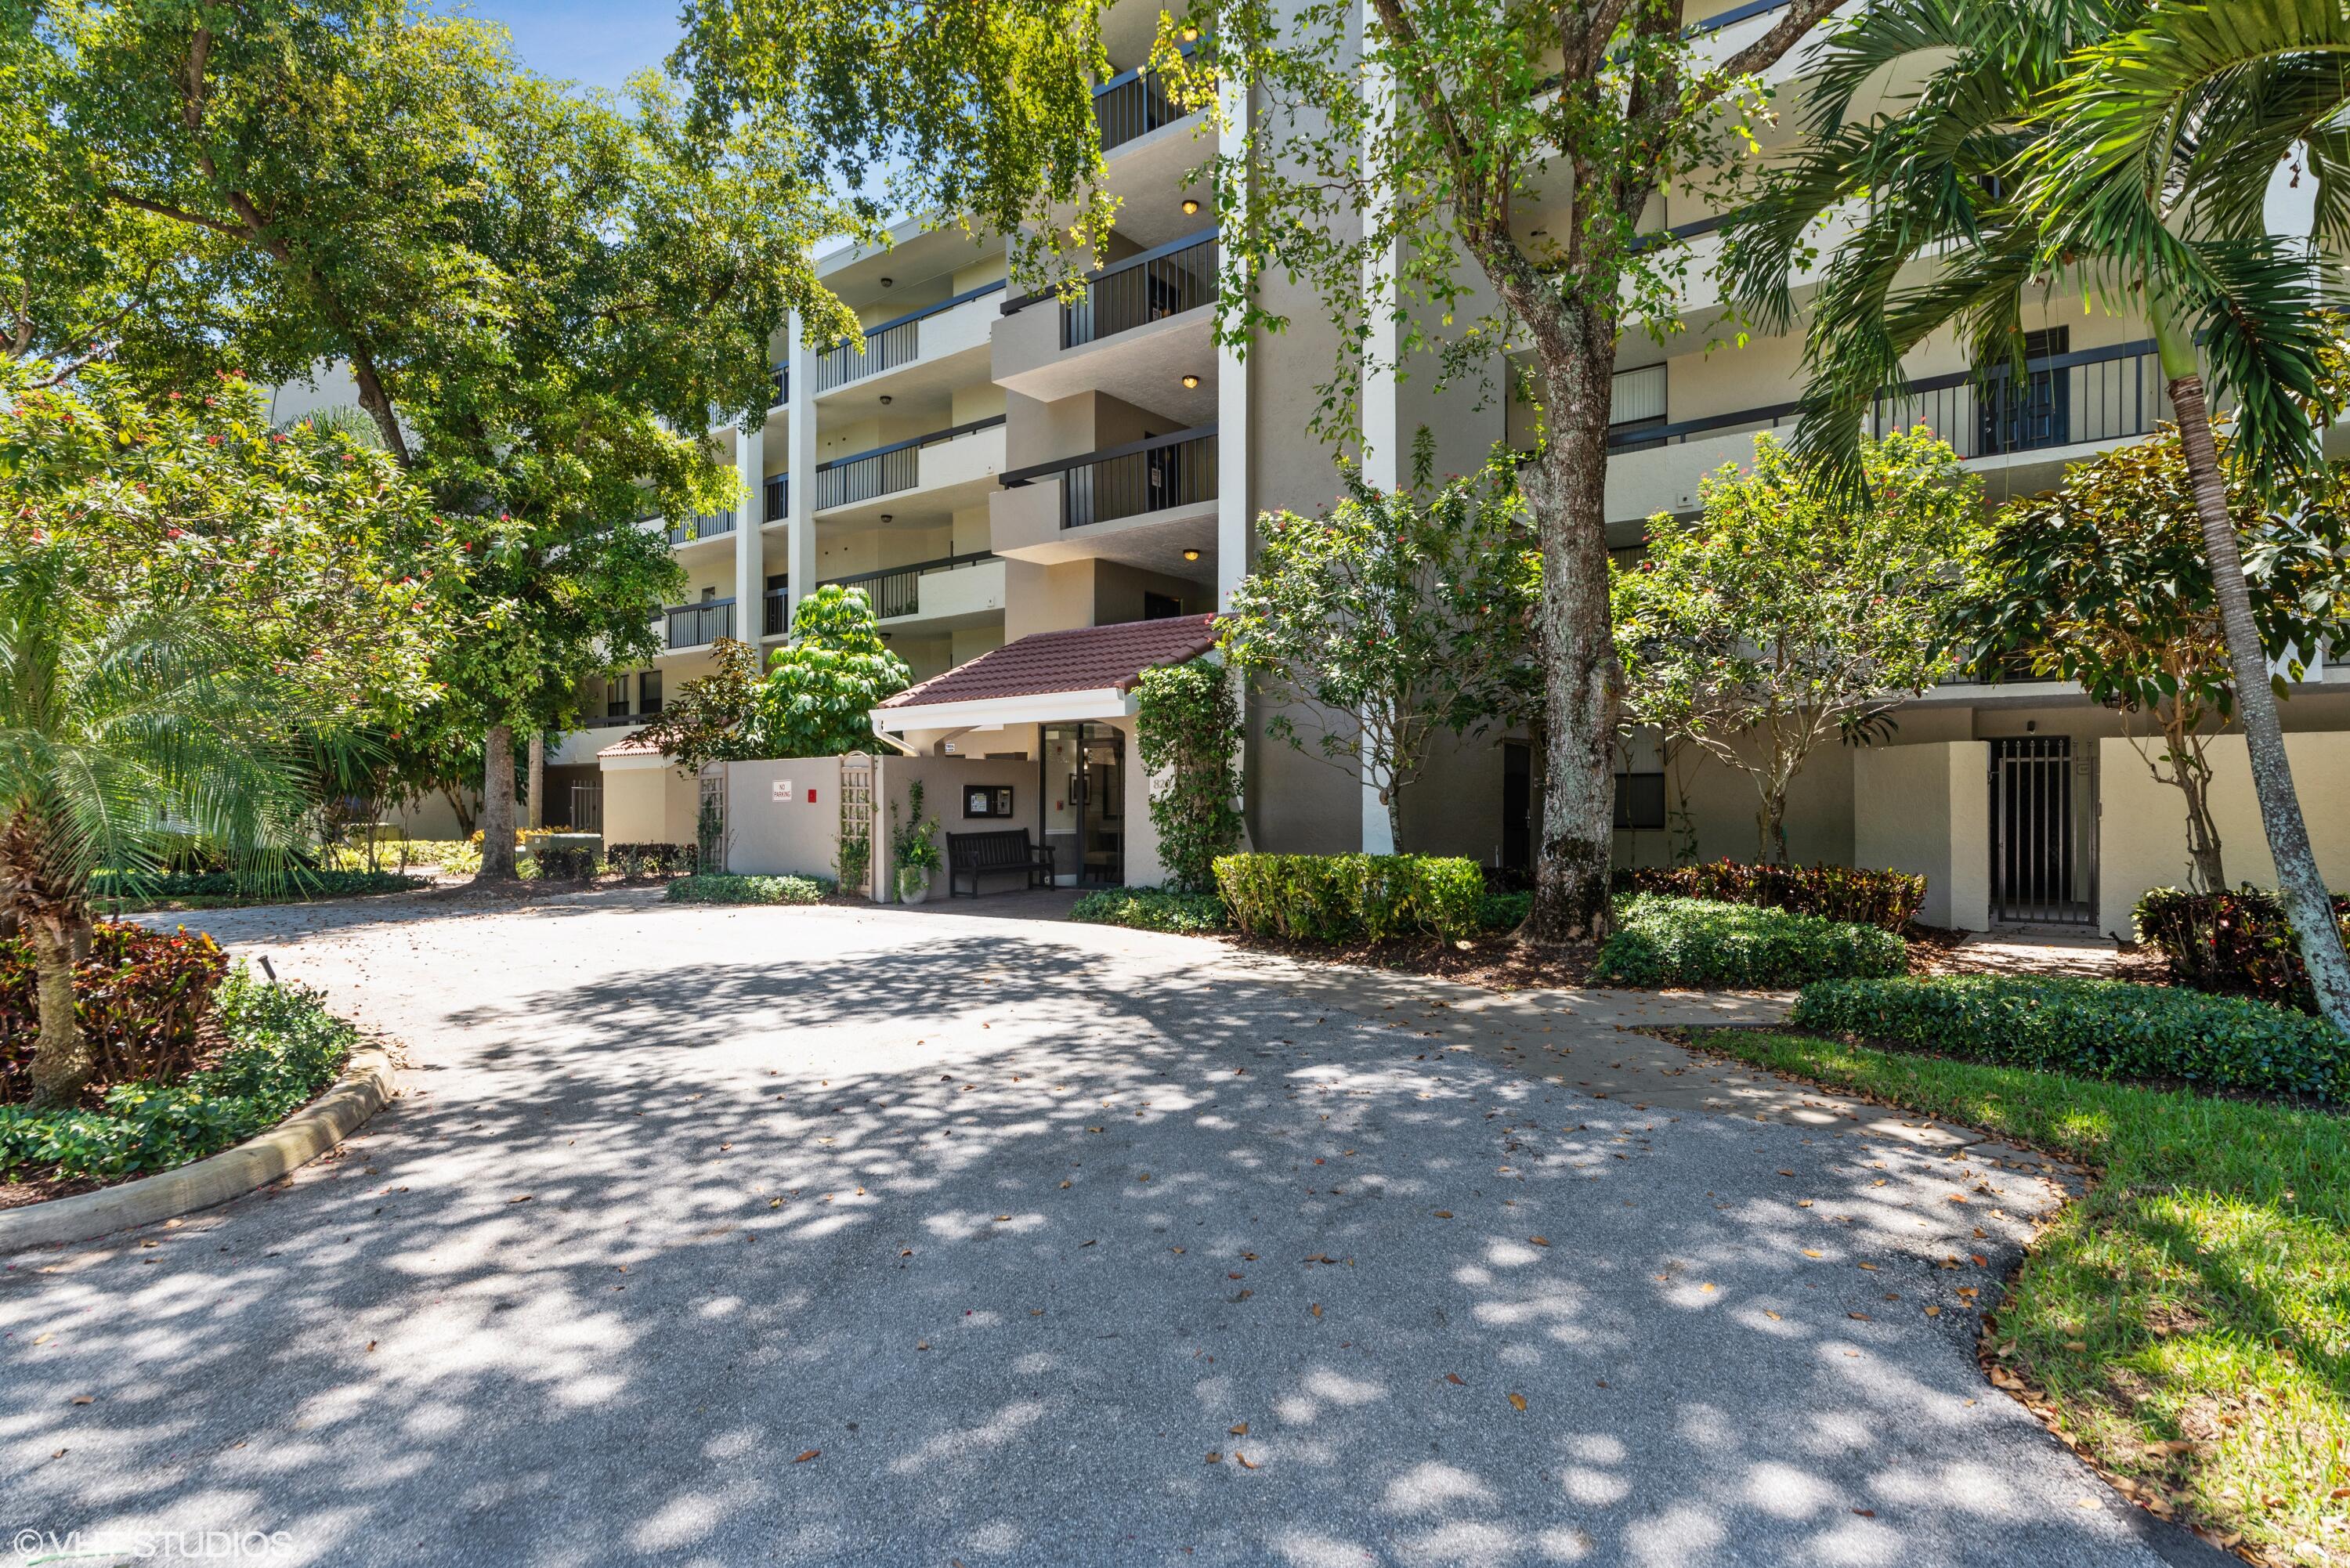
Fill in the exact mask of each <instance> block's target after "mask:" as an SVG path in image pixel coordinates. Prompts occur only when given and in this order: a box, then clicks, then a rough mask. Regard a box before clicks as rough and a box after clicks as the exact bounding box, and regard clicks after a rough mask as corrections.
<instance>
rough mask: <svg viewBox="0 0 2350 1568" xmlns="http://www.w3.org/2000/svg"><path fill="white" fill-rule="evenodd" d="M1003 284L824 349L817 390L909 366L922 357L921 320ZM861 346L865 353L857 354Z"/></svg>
mask: <svg viewBox="0 0 2350 1568" xmlns="http://www.w3.org/2000/svg"><path fill="white" fill-rule="evenodd" d="M1002 292H1003V279H1002V278H998V279H996V280H995V281H994V282H993V283H983V284H981V285H980V286H978V287H977V288H967V289H965V290H963V291H962V293H961V294H958V295H956V296H954V297H953V298H951V299H942V300H941V301H939V302H938V303H937V304H936V305H926V306H922V308H921V309H920V310H914V311H909V312H907V313H906V314H905V315H903V316H900V317H896V318H895V319H893V320H889V321H885V322H883V323H881V324H880V325H879V327H867V328H866V329H865V334H864V337H862V338H861V339H858V338H851V339H849V340H848V341H847V342H846V343H841V344H838V345H837V346H835V347H833V348H827V349H826V350H825V351H824V352H823V353H821V354H819V355H817V356H816V390H817V391H819V392H829V391H830V390H832V389H834V388H835V387H845V386H847V384H848V383H849V382H851V381H861V380H863V379H866V378H867V377H868V376H878V375H879V374H880V373H881V372H882V371H884V370H894V369H897V368H898V367H899V366H900V365H910V364H912V363H913V362H914V361H915V360H916V359H919V358H921V354H922V327H921V324H922V320H923V318H924V317H931V316H936V315H938V314H940V313H941V311H948V310H952V309H953V308H954V307H955V306H959V305H968V304H970V303H971V302H972V300H974V299H979V298H983V297H984V296H987V295H991V294H1000V293H1002ZM860 341H861V342H862V344H863V347H864V351H863V352H862V353H859V352H858V344H859V342H860Z"/></svg>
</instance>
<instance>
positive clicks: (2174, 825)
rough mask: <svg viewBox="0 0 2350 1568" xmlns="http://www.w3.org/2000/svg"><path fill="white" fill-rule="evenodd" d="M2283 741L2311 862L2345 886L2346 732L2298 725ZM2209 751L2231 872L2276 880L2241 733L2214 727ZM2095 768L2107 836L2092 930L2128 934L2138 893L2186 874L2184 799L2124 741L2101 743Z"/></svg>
mask: <svg viewBox="0 0 2350 1568" xmlns="http://www.w3.org/2000/svg"><path fill="white" fill-rule="evenodd" d="M2284 740H2285V748H2284V749H2285V758H2286V760H2287V761H2288V762H2290V763H2292V764H2293V786H2294V788H2295V790H2296V791H2297V792H2298V793H2299V794H2300V796H2301V812H2302V816H2303V819H2305V820H2306V821H2307V822H2308V824H2309V838H2310V844H2311V846H2312V847H2313V848H2314V849H2315V850H2316V852H2317V867H2318V869H2319V870H2320V871H2322V872H2324V874H2325V880H2326V883H2327V885H2328V886H2330V887H2333V888H2350V732H2343V731H2339V730H2330V731H2314V732H2313V731H2303V732H2299V733H2295V734H2288V735H2286V736H2285V738H2284ZM2208 754H2209V756H2210V762H2211V774H2212V778H2211V816H2212V820H2213V822H2214V824H2215V826H2217V827H2218V829H2219V833H2220V854H2221V856H2222V857H2223V858H2224V860H2225V862H2226V868H2227V873H2228V880H2229V881H2230V882H2231V883H2233V882H2251V883H2254V884H2256V885H2258V886H2260V887H2263V888H2273V887H2275V886H2276V862H2275V861H2273V860H2272V859H2271V858H2270V857H2269V844H2268V836H2267V835H2266V834H2265V833H2264V832H2263V831H2262V827H2261V812H2260V803H2259V802H2258V801H2257V800H2255V799H2254V798H2253V796H2252V774H2251V765H2250V763H2248V762H2247V761H2246V759H2245V755H2244V738H2243V737H2242V736H2241V735H2215V736H2213V737H2212V739H2211V742H2210V752H2209V753H2208ZM2097 772H2098V785H2099V789H2100V791H2101V793H2102V794H2103V795H2104V806H2105V809H2104V814H2103V818H2102V821H2103V826H2104V836H2103V838H2102V840H2101V841H2100V843H2099V845H2098V865H2097V929H2099V930H2102V931H2106V932H2107V933H2109V934H2112V935H2115V936H2120V937H2127V936H2128V935H2129V934H2130V908H2131V906H2132V905H2134V904H2136V903H2137V900H2138V898H2139V896H2140V895H2141V894H2143V893H2144V892H2146V890H2147V888H2161V887H2176V886H2179V885H2181V884H2183V883H2185V881H2186V880H2187V815H2186V806H2185V804H2184V797H2183V796H2181V795H2180V794H2179V793H2178V789H2177V788H2176V787H2175V786H2173V785H2171V784H2160V783H2158V782H2156V780H2155V777H2154V774H2153V773H2152V771H2151V770H2150V769H2148V768H2147V765H2146V763H2145V762H2144V761H2143V760H2142V759H2141V758H2140V757H2139V756H2138V754H2137V750H2136V749H2135V748H2134V747H2133V746H2132V745H2131V743H2130V742H2128V741H2127V740H2126V739H2120V738H2111V739H2107V740H2105V741H2102V742H2098V754H2097Z"/></svg>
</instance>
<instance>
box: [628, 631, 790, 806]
mask: <svg viewBox="0 0 2350 1568" xmlns="http://www.w3.org/2000/svg"><path fill="white" fill-rule="evenodd" d="M710 658H711V661H712V665H713V667H714V668H712V670H711V671H710V673H709V674H707V675H697V676H695V677H694V678H693V679H692V680H687V681H683V682H681V684H680V685H679V687H678V689H677V695H676V696H674V697H671V698H670V699H669V700H668V701H665V702H664V703H663V704H662V705H661V711H660V717H659V718H656V719H654V720H653V721H652V722H650V723H648V724H647V725H646V726H645V727H644V728H643V729H642V730H640V731H639V732H638V734H637V738H638V739H639V740H640V741H644V742H648V743H649V744H651V745H654V746H657V747H659V748H660V753H661V755H663V756H665V757H667V758H668V759H669V760H670V761H671V762H672V763H676V764H677V767H678V771H679V772H680V773H683V774H697V775H698V774H700V773H701V772H702V769H703V768H704V767H705V766H707V765H708V764H709V763H720V762H733V761H737V760H740V759H742V758H745V757H755V756H757V755H759V754H760V753H759V749H758V748H759V741H758V737H757V729H756V725H755V722H754V721H755V720H756V718H757V715H758V711H759V699H760V694H761V682H760V678H759V654H758V650H757V649H754V648H752V647H750V646H749V645H748V644H746V643H743V642H738V641H736V640H735V639H733V638H731V637H722V638H720V639H718V640H717V641H716V642H714V643H712V644H711V647H710ZM784 754H785V755H792V754H794V753H784Z"/></svg>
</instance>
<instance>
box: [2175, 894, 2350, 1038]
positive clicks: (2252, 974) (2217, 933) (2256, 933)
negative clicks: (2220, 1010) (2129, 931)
mask: <svg viewBox="0 0 2350 1568" xmlns="http://www.w3.org/2000/svg"><path fill="white" fill-rule="evenodd" d="M2130 919H2131V921H2132V923H2133V924H2134V925H2135V926H2136V927H2137V940H2139V941H2141V942H2143V943H2145V944H2146V945H2147V947H2150V948H2153V949H2155V950H2157V951H2158V952H2159V953H2161V954H2162V956H2163V959H2164V961H2165V962H2166V963H2168V966H2169V969H2170V978H2171V979H2172V980H2173V981H2177V982H2178V984H2180V985H2186V986H2192V987H2194V988H2195V989H2196V990H2197V991H2208V992H2216V993H2218V994H2220V995H2223V996H2227V995H2233V996H2256V997H2259V998H2260V999H2261V1000H2262V1001H2263V1002H2275V1003H2276V1004H2277V1005H2278V1006H2280V1007H2297V1008H2299V1009H2300V1010H2301V1011H2302V1012H2316V1011H2317V995H2316V992H2314V991H2313V990H2312V989H2311V988H2310V984H2309V971H2308V970H2306V969H2305V968H2303V966H2302V961H2301V944H2300V942H2299V940H2298V939H2296V938H2295V937H2294V936H2293V922H2292V921H2291V920H2289V919H2286V918H2285V913H2284V906H2283V905H2282V903H2281V902H2279V901H2278V898H2277V896H2276V895H2275V894H2274V893H2272V892H2269V891H2268V890H2267V889H2265V888H2255V887H2252V886H2251V885H2250V884H2246V885H2245V886H2243V887H2241V888H2233V889H2231V890H2230V891H2227V892H2223V893H2189V892H2187V891H2185V890H2183V889H2181V888H2152V889H2150V890H2148V891H2147V895H2146V896H2145V897H2144V898H2140V899H2139V900H2138V901H2137V909H2133V910H2131V911H2130ZM2334 922H2335V923H2336V924H2337V925H2339V926H2340V927H2341V928H2342V935H2343V940H2345V941H2350V893H2336V894H2334Z"/></svg>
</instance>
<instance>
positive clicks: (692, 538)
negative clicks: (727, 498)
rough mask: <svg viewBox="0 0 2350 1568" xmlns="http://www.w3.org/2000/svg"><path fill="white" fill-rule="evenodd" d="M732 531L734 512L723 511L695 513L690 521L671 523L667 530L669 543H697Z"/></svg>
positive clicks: (730, 510)
mask: <svg viewBox="0 0 2350 1568" xmlns="http://www.w3.org/2000/svg"><path fill="white" fill-rule="evenodd" d="M733 532H734V514H733V510H732V509H729V510H727V511H724V512H700V513H696V514H694V515H693V517H692V518H691V521H688V522H684V523H679V524H673V525H672V526H671V529H670V531H669V542H670V543H671V545H697V544H700V543H701V542H702V540H704V539H715V538H718V537H719V536H720V535H726V534H732V533H733Z"/></svg>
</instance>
